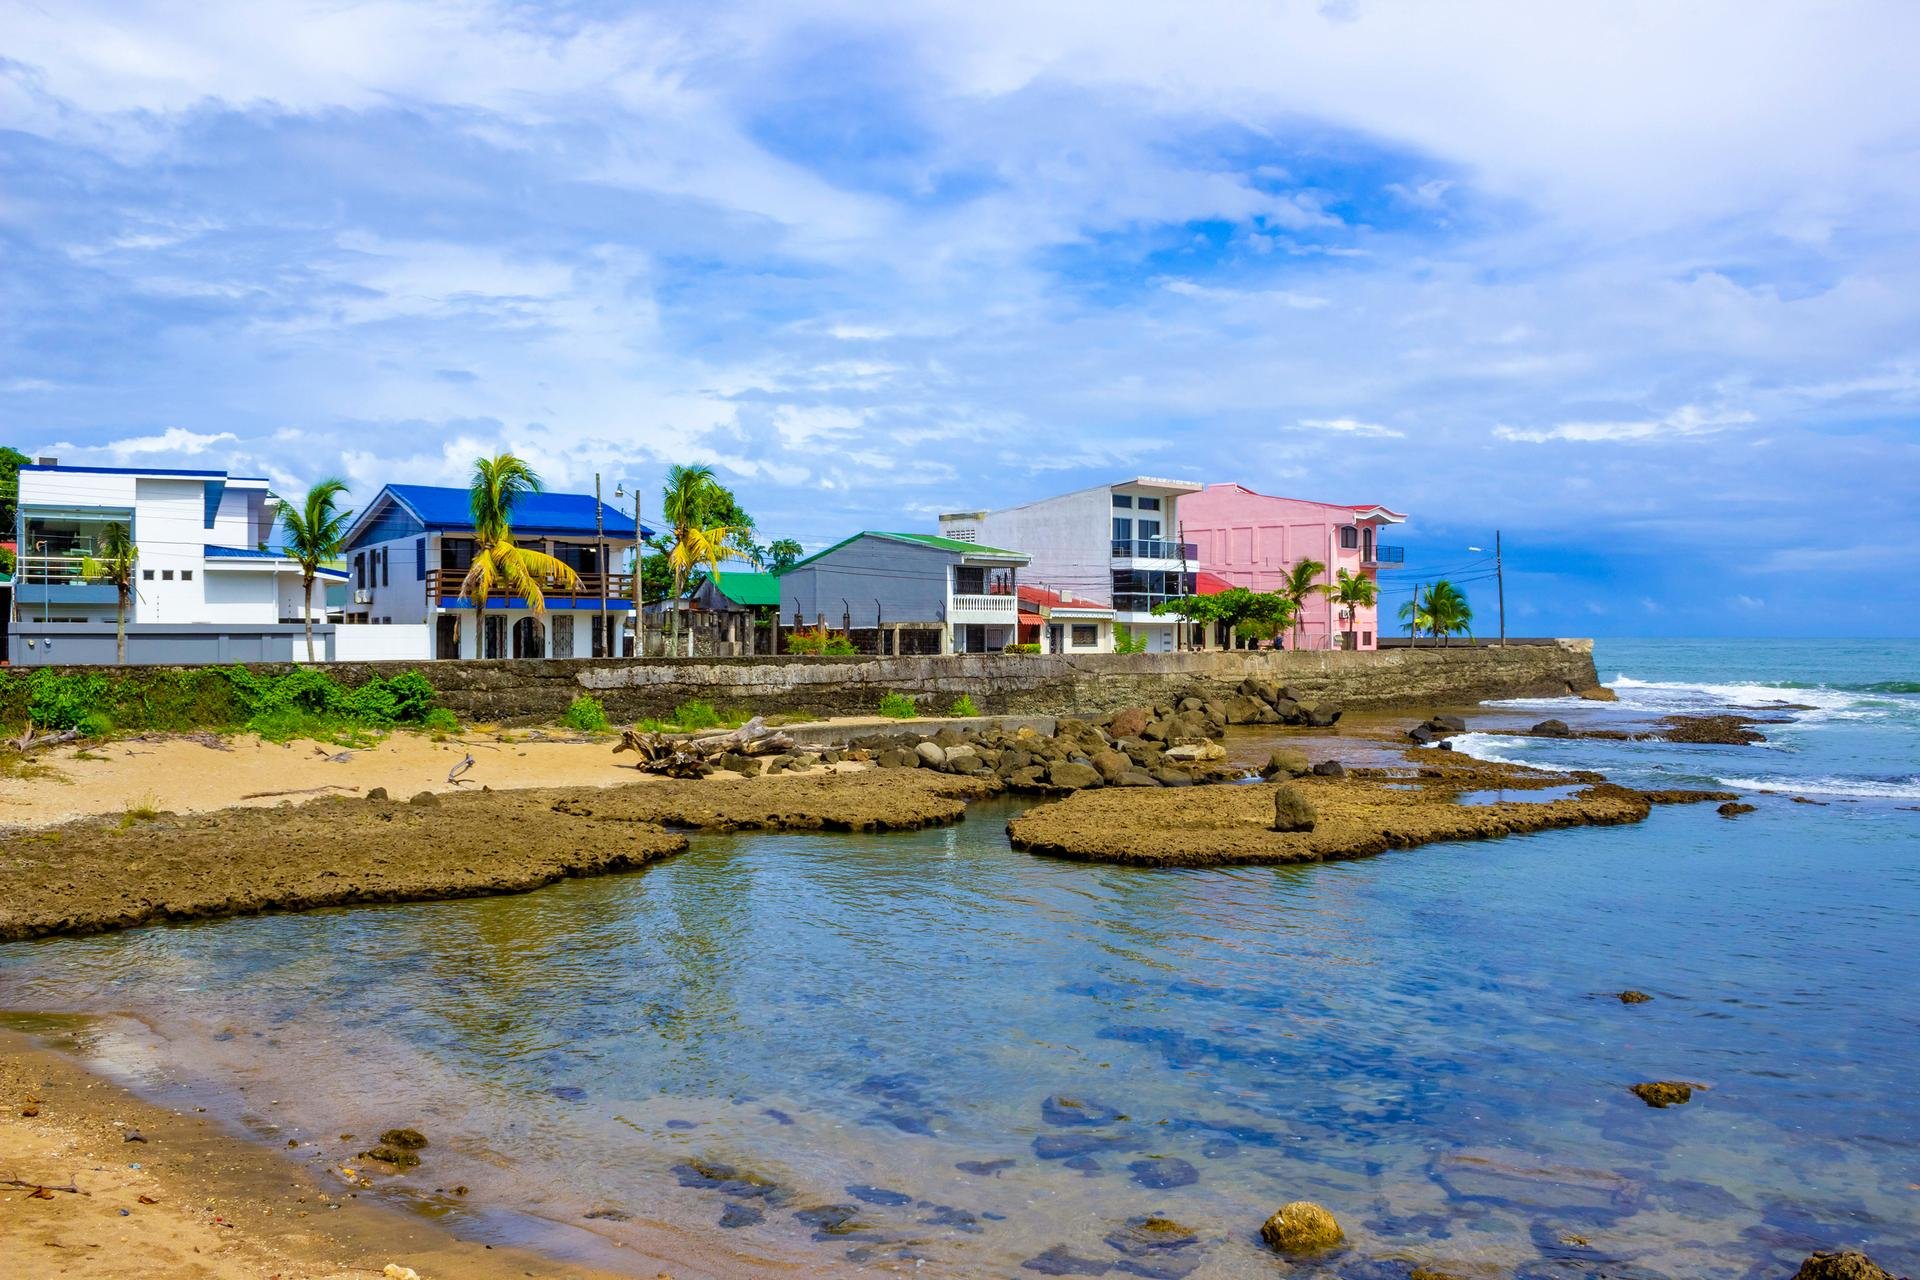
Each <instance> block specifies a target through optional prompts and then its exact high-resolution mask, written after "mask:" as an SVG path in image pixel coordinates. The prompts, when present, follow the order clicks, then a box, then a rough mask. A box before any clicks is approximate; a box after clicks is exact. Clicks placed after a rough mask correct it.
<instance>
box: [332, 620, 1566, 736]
mask: <svg viewBox="0 0 1920 1280" xmlns="http://www.w3.org/2000/svg"><path fill="white" fill-rule="evenodd" d="M409 669H415V668H413V666H412V664H405V663H365V664H341V665H338V666H335V667H333V668H332V670H333V672H334V674H335V675H336V677H337V678H339V679H341V680H342V681H343V682H345V683H349V684H355V683H359V681H361V680H363V679H365V678H368V677H371V676H374V675H392V674H394V673H395V672H397V671H403V670H409ZM417 669H418V670H421V671H423V672H424V673H425V674H426V675H427V676H428V677H429V678H430V679H431V680H432V681H433V683H434V686H435V687H436V688H437V689H439V690H440V695H441V701H442V702H443V703H445V705H446V706H448V707H449V708H451V709H452V710H453V711H454V712H455V713H456V714H457V715H459V716H461V717H462V718H464V719H469V720H477V721H532V720H550V719H554V718H557V717H558V716H559V714H560V713H561V712H562V711H564V710H566V707H567V704H568V703H569V702H571V701H572V700H573V699H574V698H575V697H577V696H578V695H579V694H581V693H583V692H586V693H592V694H593V695H595V696H596V697H598V698H600V699H601V701H603V702H604V703H605V704H606V708H607V712H608V714H609V715H610V716H611V717H612V718H613V719H615V720H616V721H631V720H636V719H639V718H641V717H643V716H658V715H661V714H663V713H665V712H668V711H671V710H672V709H673V708H674V707H675V706H677V705H679V704H680V703H682V702H685V701H687V700H688V699H693V698H697V699H700V700H702V701H705V702H709V703H712V704H713V705H714V706H716V707H748V708H751V709H752V710H754V711H757V712H763V713H767V714H774V713H779V712H797V713H805V714H811V715H833V714H840V715H846V714H871V713H872V712H873V711H874V710H875V709H876V708H877V707H878V705H879V702H880V698H881V696H882V695H883V694H887V693H904V694H907V695H909V696H912V697H913V698H915V699H916V700H917V701H918V702H919V703H920V705H921V706H922V708H923V709H924V710H926V711H929V712H936V713H937V712H940V711H944V710H945V709H946V708H947V707H948V706H950V705H951V704H952V702H953V700H954V699H956V698H958V697H959V696H960V695H962V694H965V695H967V696H968V697H970V698H972V699H973V701H974V703H975V704H976V705H977V706H978V707H979V708H980V709H981V710H982V711H983V712H986V713H989V714H994V715H1053V714H1089V713H1097V712H1103V711H1112V710H1115V709H1118V708H1120V707H1125V706H1132V705H1136V704H1139V703H1142V702H1154V701H1160V700H1164V699H1165V698H1166V697H1167V696H1169V695H1171V694H1175V693H1179V692H1183V691H1186V690H1190V689H1194V688H1196V687H1199V688H1205V689H1208V690H1215V691H1224V690H1228V689H1231V688H1232V687H1233V686H1235V685H1237V684H1239V683H1240V681H1242V680H1244V679H1246V678H1247V677H1248V676H1255V677H1259V678H1261V679H1268V680H1278V681H1280V682H1282V683H1284V684H1290V685H1292V686H1293V687H1294V688H1295V689H1296V690H1298V691H1299V693H1300V694H1301V696H1302V697H1304V698H1306V699H1307V700H1308V701H1310V702H1334V703H1338V704H1340V705H1342V706H1345V707H1356V708H1357V707H1384V708H1394V707H1405V708H1408V709H1415V710H1424V709H1426V708H1428V707H1438V706H1446V705H1459V704H1465V703H1473V702H1479V701H1482V700H1485V699H1488V698H1516V697H1551V696H1557V695H1560V694H1565V693H1567V692H1569V691H1570V690H1577V689H1585V688H1588V687H1590V686H1592V685H1593V684H1595V683H1597V678H1596V676H1595V673H1594V666H1593V642H1592V641H1590V640H1562V641H1559V642H1556V643H1554V644H1536V645H1527V646H1516V647H1514V648H1508V649H1499V648H1477V649H1451V650H1449V649H1404V650H1396V651H1391V652H1380V653H1344V652H1295V651H1291V650H1289V651H1285V652H1277V653H1275V652H1267V653H1179V654H1166V653H1160V654H1101V655H1093V656H1074V655H1066V654H952V655H946V656H941V657H903V658H872V657H853V658H767V657H760V658H684V659H666V660H662V659H651V660H648V661H646V662H633V661H630V660H622V659H599V660H577V659H576V660H572V661H495V662H434V663H426V664H422V665H420V666H419V667H418V668H417Z"/></svg>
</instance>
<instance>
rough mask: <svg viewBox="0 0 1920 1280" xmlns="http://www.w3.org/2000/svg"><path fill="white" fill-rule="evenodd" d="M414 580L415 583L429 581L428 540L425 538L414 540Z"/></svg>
mask: <svg viewBox="0 0 1920 1280" xmlns="http://www.w3.org/2000/svg"><path fill="white" fill-rule="evenodd" d="M413 580H414V581H415V582H425V581H426V580H427V540H426V539H425V538H415V539H414V540H413Z"/></svg>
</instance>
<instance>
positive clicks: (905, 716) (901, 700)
mask: <svg viewBox="0 0 1920 1280" xmlns="http://www.w3.org/2000/svg"><path fill="white" fill-rule="evenodd" d="M880 714H881V715H883V716H885V717H887V719H889V720H911V719H913V718H914V717H915V716H917V715H919V714H920V709H919V708H918V707H916V706H915V705H914V704H913V699H912V698H909V697H908V696H907V695H906V694H904V693H889V694H888V695H886V696H885V697H884V698H882V699H880Z"/></svg>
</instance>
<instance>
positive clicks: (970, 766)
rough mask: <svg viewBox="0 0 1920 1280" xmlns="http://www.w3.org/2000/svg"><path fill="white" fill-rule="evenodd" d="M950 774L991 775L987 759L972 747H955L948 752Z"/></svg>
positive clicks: (948, 770) (947, 767)
mask: <svg viewBox="0 0 1920 1280" xmlns="http://www.w3.org/2000/svg"><path fill="white" fill-rule="evenodd" d="M946 769H947V772H948V773H964V774H975V773H990V772H992V770H991V769H990V768H989V767H988V765H987V761H986V757H984V756H982V755H981V754H980V753H979V752H978V751H975V750H973V749H972V748H970V747H955V748H953V749H952V750H951V751H948V752H947V765H946Z"/></svg>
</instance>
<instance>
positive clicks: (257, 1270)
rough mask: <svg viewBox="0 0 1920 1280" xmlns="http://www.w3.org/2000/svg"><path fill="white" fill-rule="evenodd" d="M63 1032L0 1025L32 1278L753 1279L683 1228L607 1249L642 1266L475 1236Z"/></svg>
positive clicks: (12, 1245) (6, 1172) (6, 1247)
mask: <svg viewBox="0 0 1920 1280" xmlns="http://www.w3.org/2000/svg"><path fill="white" fill-rule="evenodd" d="M49 1021H52V1019H49ZM56 1035H57V1033H45V1032H43V1033H41V1034H34V1033H30V1032H27V1031H22V1030H18V1029H14V1028H4V1027H0V1102H4V1108H3V1109H0V1179H6V1180H17V1182H18V1183H20V1184H27V1185H24V1186H10V1187H9V1192H8V1199H9V1201H10V1209H9V1212H8V1214H7V1215H6V1217H5V1218H4V1219H3V1220H0V1251H4V1252H5V1253H7V1255H8V1256H10V1257H14V1258H16V1259H18V1260H20V1261H21V1262H23V1263H26V1264H27V1265H29V1266H37V1265H39V1264H40V1263H41V1262H42V1260H44V1263H45V1269H44V1270H36V1271H33V1272H30V1273H24V1272H23V1273H22V1274H36V1275H49V1276H51V1275H64V1274H74V1275H86V1276H98V1277H103V1278H104V1280H131V1278H132V1277H136V1276H151V1275H155V1274H181V1275H194V1276H201V1277H206V1278H207V1280H258V1278H259V1277H262V1276H267V1275H273V1276H279V1277H281V1278H282V1280H346V1278H347V1277H356V1278H357V1277H366V1276H381V1275H382V1274H383V1271H384V1269H385V1268H386V1267H387V1266H388V1265H389V1264H391V1265H393V1266H395V1267H400V1268H410V1269H412V1270H413V1271H415V1272H417V1273H418V1274H419V1275H420V1276H422V1277H423V1278H424V1280H437V1278H438V1277H450V1276H460V1277H472V1278H473V1280H509V1278H510V1277H524V1276H534V1277H542V1278H551V1280H561V1278H563V1277H564V1278H566V1280H616V1277H622V1276H632V1275H640V1274H647V1273H649V1272H652V1273H654V1274H658V1275H669V1274H673V1273H669V1271H668V1270H667V1268H670V1267H671V1268H678V1271H677V1275H678V1277H679V1278H680V1280H691V1277H694V1276H710V1277H716V1278H725V1280H731V1278H732V1277H736V1276H746V1275H750V1274H756V1272H755V1271H752V1270H749V1269H748V1268H747V1267H745V1266H744V1265H734V1264H732V1263H729V1262H727V1261H725V1260H714V1259H708V1258H705V1257H704V1256H703V1254H704V1253H705V1252H706V1251H704V1250H702V1249H700V1248H699V1247H698V1245H697V1242H695V1241H693V1240H691V1239H682V1238H680V1237H679V1235H678V1233H663V1237H662V1238H661V1239H659V1240H658V1241H655V1242H652V1243H651V1244H650V1245H649V1246H647V1247H638V1246H633V1245H609V1246H608V1247H609V1248H618V1249H620V1250H621V1252H622V1254H623V1256H624V1257H626V1258H630V1259H631V1261H632V1262H633V1263H634V1264H636V1265H635V1266H634V1268H633V1269H631V1270H629V1269H627V1268H626V1267H624V1266H623V1267H622V1268H621V1269H620V1270H617V1271H614V1270H608V1269H605V1268H604V1267H600V1266H596V1265H590V1264H587V1263H584V1262H580V1261H576V1260H571V1259H568V1258H565V1257H556V1256H548V1255H545V1254H542V1253H537V1252H531V1251H528V1250H526V1249H524V1248H520V1247H515V1246H510V1245H506V1244H497V1245H496V1244H490V1243H487V1242H486V1241H485V1240H484V1239H464V1238H462V1237H461V1236H460V1235H459V1234H458V1233H456V1232H455V1231H453V1230H450V1229H449V1228H448V1227H447V1226H444V1225H442V1224H441V1223H440V1222H439V1221H436V1220H435V1219H434V1218H433V1217H430V1216H427V1215H425V1214H423V1213H420V1212H409V1211H408V1210H407V1209H406V1208H403V1207H401V1205H399V1204H397V1203H394V1202H392V1201H391V1200H389V1198H387V1197H384V1196H379V1195H363V1194H362V1193H361V1189H359V1188H356V1187H354V1186H352V1185H350V1184H348V1183H346V1182H345V1181H344V1180H334V1181H332V1182H327V1181H322V1180H321V1179H319V1178H317V1177H315V1176H314V1172H313V1168H312V1166H311V1163H310V1162H308V1161H306V1160H296V1159H292V1158H289V1157H288V1155H287V1154H286V1151H285V1150H284V1149H282V1150H276V1149H275V1147H274V1146H272V1145H270V1144H269V1143H268V1142H266V1141H265V1140H264V1138H259V1139H256V1138H249V1137H242V1136H238V1135H236V1134H233V1133H230V1132H228V1131H227V1130H226V1129H224V1128H223V1127H222V1126H221V1124H220V1123H219V1122H218V1121H217V1120H215V1119H214V1118H212V1117H211V1116H210V1115H207V1114H201V1113H199V1112H197V1111H182V1110H176V1109H174V1108H171V1107H168V1106H166V1105H164V1104H163V1103H160V1102H156V1101H152V1100H149V1099H147V1098H145V1097H143V1096H142V1095H141V1094H140V1093H139V1092H138V1091H136V1090H134V1089H132V1088H129V1087H127V1086H125V1085H122V1084H120V1083H118V1082H116V1081H114V1080H112V1079H111V1078H110V1077H108V1076H107V1075H106V1074H104V1073H103V1072H102V1071H100V1070H99V1069H97V1068H95V1067H92V1066H89V1065H87V1064H86V1063H85V1061H84V1060H83V1051H82V1050H81V1049H80V1048H79V1047H78V1046H77V1045H75V1046H71V1047H66V1048H58V1047H53V1046H51V1045H49V1044H48V1043H46V1040H47V1039H49V1038H55V1037H56ZM134 1135H137V1136H134ZM294 1141H296V1140H290V1144H291V1143H293V1142H294ZM306 1145H309V1146H310V1145H314V1144H306ZM38 1187H46V1188H47V1189H48V1190H47V1191H46V1193H45V1194H44V1195H42V1194H40V1193H39V1192H38V1191H37V1190H36V1188H38ZM759 1274H764V1272H759Z"/></svg>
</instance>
